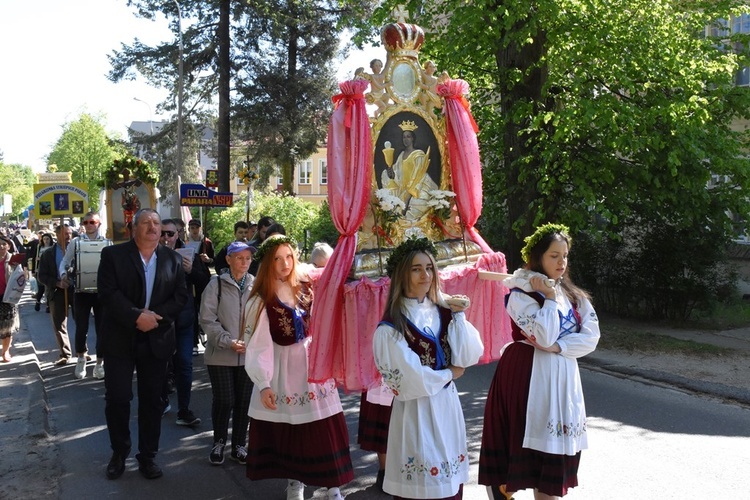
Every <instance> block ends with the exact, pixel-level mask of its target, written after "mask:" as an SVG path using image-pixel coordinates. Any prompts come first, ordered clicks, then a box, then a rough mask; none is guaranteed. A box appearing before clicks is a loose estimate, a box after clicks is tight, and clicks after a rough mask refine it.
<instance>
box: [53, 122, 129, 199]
mask: <svg viewBox="0 0 750 500" xmlns="http://www.w3.org/2000/svg"><path fill="white" fill-rule="evenodd" d="M102 121H103V118H102V117H100V116H92V115H90V114H88V113H82V114H81V116H80V117H79V118H78V119H77V120H75V121H72V122H69V123H66V124H65V125H63V132H62V134H61V135H60V138H59V139H58V140H57V142H56V143H55V145H54V146H53V148H52V152H51V153H50V154H49V156H48V157H47V163H48V164H55V165H57V171H58V172H71V174H72V175H71V177H72V179H73V182H82V183H86V184H88V186H89V189H88V192H89V203H90V205H91V207H92V208H93V209H96V205H97V203H98V199H99V197H98V193H99V188H98V187H97V186H98V185H99V184H101V182H102V175H103V172H104V170H105V169H106V168H107V167H109V166H110V165H111V164H112V162H113V161H114V159H115V157H116V152H115V150H116V148H115V147H114V146H113V145H112V143H111V140H110V138H109V135H108V134H107V131H106V130H105V129H104V125H103V124H102Z"/></svg>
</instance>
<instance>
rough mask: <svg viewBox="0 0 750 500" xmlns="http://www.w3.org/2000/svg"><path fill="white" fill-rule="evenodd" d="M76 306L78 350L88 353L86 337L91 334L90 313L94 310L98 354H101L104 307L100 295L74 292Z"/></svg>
mask: <svg viewBox="0 0 750 500" xmlns="http://www.w3.org/2000/svg"><path fill="white" fill-rule="evenodd" d="M73 296H74V298H73V301H74V304H75V305H74V307H73V319H74V320H75V322H76V339H75V343H76V352H77V353H79V352H82V353H86V352H87V351H88V346H87V345H86V338H87V337H88V334H89V315H90V314H91V311H92V310H93V311H94V330H95V331H96V346H95V349H96V351H95V352H94V353H95V354H96V355H98V354H99V336H100V335H101V331H102V328H101V323H102V314H101V312H102V307H101V305H100V304H99V297H98V296H97V295H96V294H95V293H83V292H79V293H75V294H73Z"/></svg>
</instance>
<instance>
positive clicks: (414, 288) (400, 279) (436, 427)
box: [373, 237, 484, 499]
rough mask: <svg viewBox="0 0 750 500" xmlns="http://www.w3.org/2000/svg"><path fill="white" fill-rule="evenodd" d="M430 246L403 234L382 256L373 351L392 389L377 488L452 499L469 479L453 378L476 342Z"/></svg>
mask: <svg viewBox="0 0 750 500" xmlns="http://www.w3.org/2000/svg"><path fill="white" fill-rule="evenodd" d="M436 255H437V251H436V250H435V246H434V245H433V244H432V242H430V241H429V240H428V239H427V238H413V237H412V238H408V239H406V240H405V241H404V242H403V243H402V244H401V245H399V246H398V247H396V248H395V249H394V250H393V253H392V254H391V256H390V258H389V259H388V276H389V277H390V278H391V286H390V291H389V293H388V302H387V304H386V309H385V313H384V314H383V320H382V321H381V322H380V325H378V328H377V330H375V336H374V338H373V354H374V357H375V364H376V366H377V368H378V371H379V372H380V374H381V376H382V377H383V380H384V381H385V383H386V384H387V385H388V387H389V388H390V389H391V391H392V392H393V395H394V400H393V409H392V414H391V419H390V425H389V428H388V444H387V449H388V453H387V455H386V463H385V478H384V480H383V490H384V491H385V492H386V493H389V494H391V495H393V498H394V499H401V498H423V499H424V498H427V499H460V498H462V495H463V483H465V482H467V481H468V480H469V457H468V450H467V441H466V424H465V422H464V415H463V410H462V409H461V401H459V398H458V391H457V389H456V386H455V384H454V383H453V380H455V379H457V378H459V377H460V376H461V375H463V373H464V370H465V368H466V367H468V366H471V365H473V364H476V362H477V361H479V357H480V356H481V355H482V352H483V350H484V347H483V345H482V340H481V338H480V335H479V332H478V331H477V330H476V328H474V327H473V326H472V325H471V323H469V322H468V321H467V320H466V316H465V314H464V312H463V311H464V309H466V308H467V307H468V299H466V298H463V299H462V298H460V297H450V296H444V295H443V294H442V292H441V291H440V280H439V277H438V275H437V265H436V264H435V256H436Z"/></svg>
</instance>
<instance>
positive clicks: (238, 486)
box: [0, 306, 750, 500]
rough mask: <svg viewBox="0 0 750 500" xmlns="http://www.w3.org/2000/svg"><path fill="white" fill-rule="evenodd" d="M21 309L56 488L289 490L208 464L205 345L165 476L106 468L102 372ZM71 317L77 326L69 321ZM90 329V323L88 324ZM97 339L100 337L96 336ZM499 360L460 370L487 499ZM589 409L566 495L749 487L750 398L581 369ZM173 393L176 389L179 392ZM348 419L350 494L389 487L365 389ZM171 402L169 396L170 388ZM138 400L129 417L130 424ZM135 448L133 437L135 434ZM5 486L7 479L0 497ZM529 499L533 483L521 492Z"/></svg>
mask: <svg viewBox="0 0 750 500" xmlns="http://www.w3.org/2000/svg"><path fill="white" fill-rule="evenodd" d="M26 307H27V309H25V312H24V321H25V325H26V327H27V328H28V330H29V332H30V334H31V338H32V340H33V344H34V348H35V350H36V353H37V356H38V357H39V360H40V362H41V367H42V379H43V384H44V390H45V393H46V399H47V403H48V409H49V412H48V422H49V434H50V435H51V436H52V440H51V441H52V443H53V444H52V446H54V447H55V448H56V454H57V457H58V460H57V462H56V464H55V466H54V468H53V469H51V470H50V469H49V466H46V467H47V468H46V469H44V470H42V469H41V468H40V471H39V474H38V475H35V476H34V480H35V481H36V480H38V481H48V482H53V483H57V485H56V488H55V491H56V493H57V494H56V495H53V496H54V497H56V498H60V499H64V500H67V499H70V500H82V499H99V498H143V499H171V498H184V499H219V498H222V499H232V498H246V499H258V500H261V499H262V500H266V499H269V500H270V499H279V500H281V499H284V498H285V494H284V488H285V486H286V482H285V481H284V480H267V481H257V482H251V481H249V480H248V479H246V478H245V475H244V468H243V467H242V466H240V465H238V464H236V463H234V462H232V461H231V460H228V459H227V460H226V461H225V463H224V465H223V466H218V467H217V466H212V465H210V464H209V462H208V454H209V451H210V447H211V444H212V439H211V424H210V407H211V388H210V383H209V381H208V374H207V372H206V370H205V367H204V366H203V360H202V357H194V358H193V360H194V362H195V367H194V384H193V403H192V405H191V406H192V409H193V411H194V412H195V413H196V414H197V415H198V416H199V417H201V418H202V419H203V423H202V424H201V425H200V426H199V427H197V428H195V429H190V428H185V427H180V426H177V425H176V424H175V419H176V412H175V411H174V410H173V411H172V412H171V413H169V414H167V415H166V416H165V417H164V420H163V422H162V437H161V451H160V453H159V455H158V457H157V462H158V463H159V465H160V466H161V467H162V469H163V470H164V477H162V478H161V479H158V480H152V481H148V480H146V479H144V478H143V477H141V476H140V474H139V473H138V471H137V462H136V461H135V458H133V457H131V458H130V459H129V460H128V462H127V470H126V472H125V474H124V475H123V476H122V477H121V478H120V479H118V480H116V481H109V480H107V479H106V478H105V475H104V470H105V467H106V464H107V461H108V460H109V456H110V454H111V451H110V448H109V440H108V436H107V431H106V425H105V421H104V400H103V398H104V384H103V382H102V381H99V380H95V379H93V378H92V377H91V370H92V367H93V363H90V364H89V368H88V378H86V379H84V380H82V381H80V380H76V379H75V378H74V377H73V366H74V365H73V364H71V365H68V366H65V367H54V366H53V365H52V362H53V361H54V360H55V359H56V358H57V346H56V344H55V341H54V337H53V334H52V331H51V324H50V322H49V316H48V315H46V314H45V313H44V309H42V311H41V312H39V313H35V312H34V311H33V309H31V307H30V306H26ZM72 324H73V323H72V320H71V329H72ZM91 330H92V331H93V325H92V328H91ZM90 345H93V339H92V340H91V341H90ZM494 368H495V365H494V363H493V364H490V365H485V366H479V367H473V368H471V369H469V370H467V372H466V375H464V377H462V378H461V379H460V380H458V383H457V385H458V387H459V390H460V391H461V398H462V402H463V406H464V413H465V416H466V422H467V429H468V433H469V435H468V440H469V445H470V461H471V464H472V467H471V472H472V477H471V480H470V484H468V485H466V489H465V494H464V498H465V499H468V500H474V499H477V500H479V499H485V498H487V497H486V494H485V492H484V488H483V487H481V486H479V485H477V484H476V470H477V469H476V463H477V455H478V451H479V442H480V439H481V431H482V417H483V411H484V402H485V398H486V394H487V388H488V386H489V383H490V380H491V378H492V376H493V373H494ZM582 375H583V383H584V391H585V395H586V401H587V408H588V414H589V446H590V449H589V450H586V451H585V452H584V453H583V458H582V461H581V469H580V471H579V482H580V486H579V487H578V488H575V489H573V490H571V492H570V493H569V495H568V496H567V497H566V498H570V499H573V500H575V499H596V500H601V499H630V498H639V499H659V500H662V499H671V498H675V499H678V498H680V499H682V498H692V497H698V496H699V497H704V496H706V497H709V498H713V499H737V498H748V495H747V488H746V482H747V478H748V473H750V410H748V409H747V408H744V407H741V406H736V405H730V404H726V403H723V402H721V401H719V400H714V399H711V398H707V397H702V396H695V395H693V394H689V393H685V392H681V391H679V390H674V389H670V388H668V387H660V386H655V385H651V384H648V383H645V384H644V383H642V382H637V381H633V380H630V379H629V378H627V377H623V376H611V375H608V374H606V373H602V372H599V371H588V370H586V369H584V370H582ZM173 398H174V396H173ZM342 401H343V403H344V411H345V413H346V418H347V422H348V424H349V431H350V439H351V443H352V447H351V450H352V459H353V462H354V466H355V479H354V481H352V482H351V483H349V484H348V485H346V486H345V487H344V488H343V492H344V494H346V496H347V498H348V499H350V500H369V499H387V498H390V497H389V496H388V495H383V494H381V493H379V492H377V491H376V490H375V488H374V486H373V484H374V480H375V473H376V469H377V465H376V458H375V456H374V454H371V453H362V452H361V451H359V450H358V448H357V446H356V425H357V412H358V401H359V394H349V395H343V396H342ZM173 403H174V400H173ZM136 407H137V404H136V403H135V402H134V404H133V411H132V413H133V418H132V421H131V429H132V431H133V432H134V433H135V432H136V426H135V415H136ZM134 448H135V439H134ZM305 493H306V496H305V497H306V498H308V499H310V498H316V499H323V498H325V489H316V488H314V487H308V488H307V489H306V492H305ZM2 496H3V495H2V494H1V490H0V497H2ZM516 498H517V499H518V500H524V499H531V498H533V495H532V494H531V492H521V493H518V494H516Z"/></svg>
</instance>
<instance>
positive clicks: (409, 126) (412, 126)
mask: <svg viewBox="0 0 750 500" xmlns="http://www.w3.org/2000/svg"><path fill="white" fill-rule="evenodd" d="M398 128H400V129H401V130H403V131H404V132H406V131H407V130H408V131H409V132H414V131H415V130H417V129H418V128H419V126H417V124H416V123H414V122H413V121H411V120H404V121H402V122H401V125H399V126H398Z"/></svg>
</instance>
